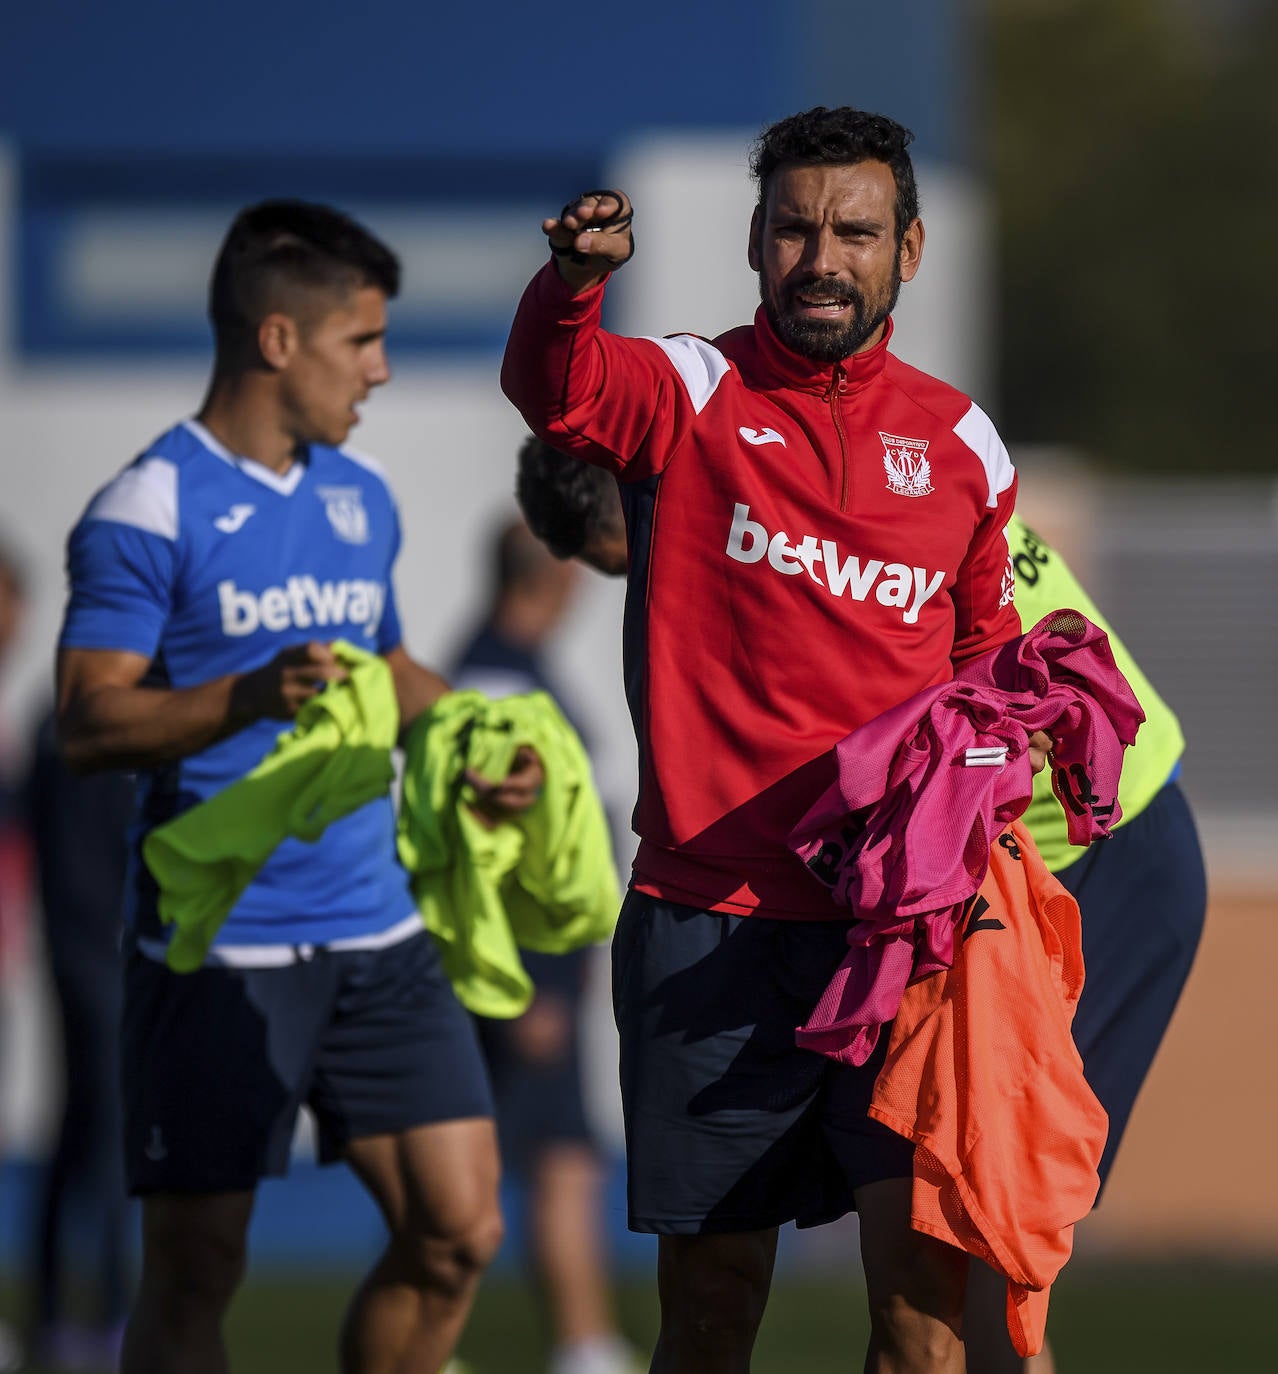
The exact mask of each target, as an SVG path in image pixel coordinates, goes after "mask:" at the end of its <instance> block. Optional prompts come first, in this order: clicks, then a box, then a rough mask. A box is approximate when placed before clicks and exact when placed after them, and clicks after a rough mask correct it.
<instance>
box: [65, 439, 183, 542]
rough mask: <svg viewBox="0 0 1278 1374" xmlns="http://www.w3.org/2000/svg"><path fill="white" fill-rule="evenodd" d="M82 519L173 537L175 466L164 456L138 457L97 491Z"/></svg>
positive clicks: (174, 528) (175, 536)
mask: <svg viewBox="0 0 1278 1374" xmlns="http://www.w3.org/2000/svg"><path fill="white" fill-rule="evenodd" d="M85 519H86V520H113V521H115V522H116V523H117V524H120V525H132V526H134V528H135V529H139V530H146V531H147V532H148V533H150V534H158V535H161V536H162V537H163V538H165V539H176V538H177V535H178V492H177V468H176V467H175V466H174V465H173V464H172V463H171V462H170V461H169V460H168V459H167V458H142V459H139V461H138V462H136V463H134V464H133V465H132V466H131V467H127V468H125V469H124V471H123V472H122V473H121V474H120V475H119V476H118V477H117V478H116V479H115V480H114V481H113V482H110V483H108V484H107V485H106V486H105V487H103V488H102V490H101V491H100V492H98V494H97V496H95V497H94V498H93V502H92V504H91V505H90V506H89V509H88V510H87V511H86V512H85Z"/></svg>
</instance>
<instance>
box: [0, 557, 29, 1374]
mask: <svg viewBox="0 0 1278 1374" xmlns="http://www.w3.org/2000/svg"><path fill="white" fill-rule="evenodd" d="M26 606H27V580H26V569H25V567H24V564H23V560H22V558H21V557H20V556H19V554H18V551H17V549H16V548H15V547H14V546H13V545H12V544H10V543H9V541H8V540H7V539H6V538H5V537H4V536H3V535H2V534H0V687H3V685H4V679H5V675H6V673H7V671H8V667H9V658H10V655H11V654H12V652H13V649H14V646H15V645H16V644H17V641H18V636H19V635H20V633H21V631H22V622H23V618H24V616H25V614H26ZM5 706H6V703H5V701H4V700H3V698H0V1062H3V1052H4V1043H3V1040H4V1033H5V1022H6V1020H7V1018H8V1009H9V991H10V988H11V986H12V984H13V982H14V980H15V979H16V978H17V977H18V975H19V974H20V972H21V971H22V970H23V968H24V967H25V966H26V956H27V923H28V920H29V918H30V895H31V882H30V872H31V846H30V838H29V836H28V834H27V829H26V824H25V821H24V819H23V815H22V802H21V791H20V784H19V773H20V764H19V759H18V749H17V741H16V738H15V736H14V734H13V731H12V730H11V729H10V728H9V722H8V719H7V716H6V712H5ZM3 1159H4V1139H3V1137H0V1162H2V1161H3ZM21 1356H22V1351H21V1347H20V1345H19V1343H18V1338H17V1336H16V1335H15V1333H14V1332H13V1331H12V1330H11V1329H10V1328H9V1327H8V1326H7V1325H6V1324H5V1323H4V1322H2V1321H0V1374H5V1371H7V1370H11V1369H17V1368H19V1367H20V1365H21Z"/></svg>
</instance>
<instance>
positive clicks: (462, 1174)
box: [58, 201, 540, 1374]
mask: <svg viewBox="0 0 1278 1374" xmlns="http://www.w3.org/2000/svg"><path fill="white" fill-rule="evenodd" d="M398 285H399V264H398V262H397V260H396V259H395V257H394V255H393V254H392V253H391V252H390V251H389V250H388V249H387V248H386V247H385V246H384V245H383V244H381V243H380V242H378V241H377V240H376V239H375V238H373V236H372V235H370V234H369V233H368V232H367V231H366V230H365V229H363V228H362V227H361V226H360V225H358V224H356V223H355V222H354V221H352V220H350V219H349V218H347V217H346V216H345V215H342V214H340V213H339V212H337V211H334V210H331V209H328V208H327V207H324V206H317V205H310V204H306V203H301V202H294V201H273V202H266V203H263V204H261V205H257V206H253V207H250V208H249V209H247V210H245V211H243V212H242V213H241V214H240V215H239V216H238V217H237V219H236V220H235V222H234V223H233V224H232V226H231V228H230V231H229V233H228V235H227V238H226V240H225V242H224V243H223V245H222V249H221V252H220V254H219V256H218V259H217V263H216V265H215V267H214V271H213V277H212V282H211V286H210V297H209V313H210V317H211V320H212V324H213V332H214V337H215V342H216V358H215V363H214V369H213V377H212V381H211V384H210V387H209V391H208V395H207V396H206V398H205V401H204V404H203V406H202V408H201V410H200V412H199V414H198V415H197V416H196V417H195V418H194V419H190V420H186V421H183V422H182V423H181V424H178V425H177V426H175V427H174V428H173V429H171V430H169V431H168V432H167V433H165V434H163V435H161V436H160V437H159V438H158V439H157V440H155V441H154V442H153V443H152V444H150V445H149V446H148V447H147V448H146V449H145V450H144V451H143V452H142V454H141V455H140V456H139V457H138V458H137V459H136V460H135V461H134V462H133V463H132V464H130V465H129V466H128V467H127V468H125V469H124V470H123V471H122V472H121V473H120V474H119V475H118V476H117V477H115V478H114V479H113V480H112V481H111V482H109V483H108V484H107V485H106V486H105V487H104V488H103V489H102V490H101V491H100V492H98V494H97V495H96V496H95V497H94V498H93V500H92V501H91V502H90V504H89V506H88V509H87V510H86V511H85V514H84V515H83V517H82V518H81V520H80V522H79V523H78V524H77V525H76V527H75V529H74V531H73V532H72V534H71V537H70V541H69V545H68V568H69V576H70V598H69V602H68V605H67V610H66V616H65V621H64V624H63V629H62V636H61V641H60V646H59V657H58V694H59V695H58V713H59V732H60V738H61V742H62V746H63V748H64V751H65V753H66V755H67V757H68V759H69V761H70V762H71V763H72V765H73V766H75V767H77V768H80V769H82V770H91V769H99V768H129V769H136V770H138V771H139V773H140V779H139V793H138V811H137V815H138V821H137V823H136V825H135V827H134V836H133V851H132V856H131V862H130V869H129V876H128V880H127V891H126V899H125V905H126V913H125V914H126V921H127V926H128V931H129V934H128V938H127V940H126V949H127V975H126V994H125V1014H124V1038H123V1077H124V1084H125V1155H126V1166H127V1169H128V1173H129V1183H130V1187H131V1189H132V1191H133V1192H135V1193H138V1194H140V1195H141V1196H142V1198H143V1232H144V1245H143V1268H142V1276H141V1282H140V1288H139V1295H138V1300H137V1303H136V1306H135V1308H134V1311H133V1313H132V1316H131V1318H130V1322H129V1328H128V1332H127V1335H126V1339H125V1349H124V1358H123V1366H122V1367H123V1370H124V1371H125V1374H143V1371H146V1374H168V1372H169V1371H178V1370H181V1371H183V1374H189V1372H190V1371H196V1370H199V1371H205V1370H208V1371H214V1370H219V1369H224V1368H225V1367H226V1355H225V1351H224V1348H223V1344H222V1336H221V1322H222V1317H223V1315H224V1313H225V1311H226V1308H227V1306H228V1305H229V1302H230V1299H231V1296H232V1294H233V1292H234V1290H235V1288H236V1286H237V1284H238V1282H239V1280H240V1277H241V1275H242V1272H243V1268H244V1261H245V1235H246V1231H247V1227H248V1222H249V1217H250V1214H251V1211H252V1207H253V1198H254V1190H255V1187H256V1184H257V1180H258V1179H259V1178H260V1177H263V1176H266V1175H270V1174H279V1173H283V1172H284V1171H285V1170H286V1168H287V1161H288V1153H289V1145H290V1141H291V1138H292V1135H293V1128H294V1123H295V1120H296V1115H297V1111H298V1108H299V1107H300V1106H301V1104H302V1103H306V1104H307V1105H309V1106H310V1108H311V1109H312V1111H313V1112H314V1114H315V1117H316V1121H317V1125H318V1130H319V1151H320V1157H321V1159H324V1160H326V1161H327V1160H332V1159H338V1158H340V1159H344V1160H345V1162H346V1163H347V1164H348V1165H349V1166H350V1167H351V1168H352V1169H353V1170H354V1172H355V1173H356V1175H357V1176H358V1177H359V1178H360V1180H361V1181H362V1182H363V1183H364V1184H365V1186H366V1187H367V1188H368V1189H369V1191H370V1193H371V1194H372V1195H373V1197H374V1198H375V1200H376V1201H377V1203H378V1205H379V1207H380V1209H381V1211H382V1213H383V1215H384V1217H385V1218H386V1221H387V1225H388V1228H389V1232H390V1236H389V1241H388V1245H387V1248H386V1251H385V1253H384V1254H383V1255H382V1257H381V1258H380V1260H379V1261H378V1263H377V1265H376V1266H375V1268H374V1269H373V1271H372V1273H371V1274H370V1275H369V1276H368V1278H367V1279H366V1280H365V1281H364V1283H363V1285H362V1286H361V1288H360V1289H359V1291H358V1293H357V1294H356V1297H355V1299H354V1301H353V1303H352V1305H351V1308H350V1310H349V1312H348V1314H347V1318H346V1322H345V1325H344V1327H343V1331H342V1337H341V1368H342V1369H343V1370H344V1371H347V1372H348V1374H354V1372H355V1371H358V1374H381V1371H387V1374H389V1371H392V1370H405V1369H409V1368H412V1369H421V1370H437V1369H438V1368H439V1367H440V1366H441V1365H442V1364H443V1363H444V1362H445V1360H446V1359H447V1357H448V1353H449V1352H450V1351H451V1349H452V1346H453V1344H454V1343H455V1341H456V1339H457V1336H458V1335H459V1333H460V1330H461V1327H462V1324H463V1322H464V1320H465V1316H466V1312H467V1311H468V1309H469V1306H470V1302H471V1299H472V1297H473V1294H474V1290H475V1286H476V1284H477V1282H478V1278H479V1275H480V1273H481V1271H482V1269H483V1267H484V1265H485V1264H486V1263H487V1261H488V1260H489V1259H490V1258H491V1256H492V1254H493V1253H494V1251H495V1250H496V1247H497V1244H498V1242H499V1239H500V1234H501V1218H500V1213H499V1209H498V1204H497V1177H498V1161H497V1147H496V1141H495V1136H494V1131H493V1125H492V1121H491V1114H492V1108H491V1102H490V1098H489V1092H488V1088H487V1084H486V1080H485V1075H484V1069H483V1064H482V1060H481V1058H480V1055H479V1050H478V1047H477V1045H476V1043H475V1036H474V1032H473V1030H472V1028H471V1024H470V1021H469V1018H468V1017H467V1016H466V1015H465V1013H464V1012H463V1011H462V1009H461V1007H460V1005H459V1004H458V1003H457V1002H456V1000H455V999H454V997H453V994H452V990H451V988H450V987H449V985H448V983H447V981H446V979H445V977H444V975H443V972H442V969H441V966H440V963H439V960H438V957H437V955H436V952H435V949H434V946H433V943H432V941H431V939H430V937H429V936H428V935H427V934H426V933H425V932H424V930H423V928H422V925H421V922H420V920H419V918H418V916H417V913H416V911H415V909H414V904H413V900H412V898H411V896H410V893H409V889H408V882H407V878H406V875H405V873H404V871H403V870H402V868H401V867H400V866H399V863H398V861H397V858H396V854H395V840H394V817H393V812H392V804H391V800H390V798H389V796H383V797H381V798H379V799H377V800H375V801H373V802H370V803H368V804H366V805H364V806H361V807H359V808H358V809H357V810H355V811H353V812H352V813H351V814H349V815H347V816H346V817H344V818H343V819H341V820H338V821H336V822H334V823H333V824H332V825H330V826H329V827H328V829H327V831H326V832H325V834H324V836H323V839H322V840H321V842H320V843H319V844H316V845H308V844H304V843H302V842H300V841H298V840H292V839H288V840H285V841H284V842H283V843H282V844H281V845H280V846H279V847H278V848H277V849H276V850H275V852H274V853H273V854H272V856H271V857H270V859H269V860H268V861H267V862H266V864H265V866H264V867H263V868H262V869H261V870H260V872H259V873H258V875H257V877H256V879H255V880H254V881H253V882H252V883H251V885H250V886H249V887H248V888H247V890H246V891H245V892H244V893H243V895H242V897H241V898H240V899H239V901H238V902H237V903H236V905H235V906H234V908H233V909H232V911H231V913H230V915H229V917H228V919H227V920H226V923H225V925H224V926H223V927H222V928H221V931H220V933H219V935H218V937H217V939H216V941H215V943H214V944H213V946H212V948H211V950H210V951H209V954H208V957H207V958H206V960H205V963H204V966H203V967H201V968H200V969H198V970H196V971H195V972H193V973H190V974H181V975H179V974H175V973H173V972H171V971H170V970H169V969H168V968H167V966H166V965H165V963H164V953H165V943H166V931H165V929H164V928H163V927H162V926H161V924H160V921H159V919H158V915H157V909H156V906H157V902H156V899H157V892H156V885H155V882H154V880H153V879H152V877H151V875H150V874H149V872H148V871H147V869H146V866H145V864H144V862H143V861H142V858H141V841H142V838H143V837H144V835H145V834H146V833H147V832H148V831H149V830H150V829H152V828H153V827H155V826H156V825H159V824H161V823H163V822H164V821H166V820H169V819H170V818H172V817H173V816H175V815H177V814H179V813H181V812H183V811H185V810H187V809H188V808H189V807H191V806H193V805H195V804H197V803H198V802H200V801H203V800H205V799H206V798H209V797H211V796H212V795H214V794H215V793H217V792H219V791H221V790H222V789H224V788H225V787H227V786H229V785H231V784H232V783H234V782H236V781H237V780H238V779H240V778H241V777H243V776H244V775H245V774H246V773H247V772H249V771H250V770H251V769H252V768H253V767H254V765H255V764H257V763H258V762H259V761H260V760H261V759H262V758H263V757H264V756H265V755H266V754H267V753H268V752H269V751H270V749H271V748H272V746H273V744H274V741H275V738H276V736H277V735H278V733H279V732H280V730H281V729H282V728H283V726H282V725H281V722H286V721H288V720H289V719H291V718H292V717H293V716H295V715H296V713H297V712H298V710H299V709H300V707H301V706H302V705H303V704H304V703H305V702H306V701H307V700H309V699H310V698H311V697H312V696H314V695H315V694H316V693H317V692H319V691H321V690H323V689H324V687H325V686H326V685H327V684H328V683H331V682H335V681H337V680H340V679H341V678H342V676H343V671H344V670H343V669H342V667H341V665H340V664H339V663H338V661H337V659H336V658H335V656H334V654H333V651H332V649H331V647H330V641H332V640H333V639H335V638H339V637H340V638H344V639H347V640H350V641H353V642H354V643H356V644H357V645H359V646H361V647H364V648H366V649H368V650H370V651H373V652H376V653H378V654H380V655H382V656H383V657H384V659H385V660H386V663H387V664H388V665H389V667H390V669H391V673H392V676H393V679H394V684H395V692H396V696H397V698H398V705H399V709H400V717H401V722H402V723H403V725H404V726H407V725H408V724H409V723H411V722H412V720H413V719H414V718H415V717H416V716H417V715H419V714H420V713H421V712H422V711H423V710H425V709H426V708H427V707H428V706H429V705H430V704H431V703H432V702H434V701H435V700H436V699H437V698H438V697H439V696H440V695H441V694H442V693H443V692H445V691H446V690H447V684H446V683H445V682H444V681H443V679H442V678H440V677H439V676H438V675H436V674H435V673H433V672H431V671H430V670H429V669H427V668H424V667H422V666H421V665H419V664H418V663H416V662H415V661H414V660H413V659H412V658H410V657H409V655H408V653H407V651H406V650H405V648H404V646H403V643H402V642H401V634H400V625H399V616H398V613H397V610H396V605H395V596H394V590H393V587H392V581H391V570H392V567H393V564H394V561H395V558H396V555H397V553H398V551H399V543H400V532H399V521H398V515H397V511H396V507H395V502H394V499H393V497H392V495H391V492H390V490H389V488H388V486H387V484H386V481H385V478H384V476H383V475H382V473H381V471H380V469H379V468H378V467H377V465H376V464H375V463H373V462H372V461H371V460H369V459H367V458H364V457H362V456H359V455H357V454H355V453H353V452H351V451H349V450H347V449H345V448H343V447H342V445H343V444H344V442H345V440H346V437H347V435H348V433H349V431H350V429H351V427H352V426H353V425H354V424H355V423H356V422H357V420H358V418H359V417H358V412H357V407H358V406H359V405H360V404H361V403H362V402H364V401H365V400H366V399H367V398H368V396H369V394H370V393H371V392H372V390H373V389H374V388H375V387H378V386H381V385H383V384H384V383H385V382H386V381H387V380H388V379H389V376H390V372H389V369H388V367H387V362H386V353H385V348H384V335H385V330H386V305H387V301H388V300H389V299H390V298H391V297H393V296H394V295H395V294H396V292H397V290H398ZM539 781H540V765H539V764H538V762H537V760H536V758H535V757H532V756H528V755H524V756H522V757H521V758H520V759H519V760H518V762H517V767H516V770H515V771H514V772H513V773H512V774H511V776H510V777H509V778H507V779H506V780H505V781H504V782H503V783H501V784H498V785H497V786H495V787H493V788H491V789H489V790H488V792H487V794H486V795H485V796H483V797H482V798H481V805H482V806H484V807H486V808H493V809H495V810H496V811H501V810H503V809H507V810H517V809H521V808H523V807H525V806H528V805H530V804H531V803H532V801H533V800H534V799H535V795H536V789H537V786H538V784H539Z"/></svg>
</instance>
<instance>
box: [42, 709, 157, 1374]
mask: <svg viewBox="0 0 1278 1374" xmlns="http://www.w3.org/2000/svg"><path fill="white" fill-rule="evenodd" d="M23 800H24V804H25V811H26V816H27V822H28V825H29V827H30V832H31V840H32V844H33V846H34V850H35V864H36V879H37V883H38V890H39V896H40V909H41V912H42V915H43V931H44V946H45V953H46V956H47V958H48V963H49V971H50V974H51V976H52V981H53V987H54V991H55V993H56V994H57V1003H58V1014H59V1022H58V1024H59V1029H60V1032H61V1044H60V1050H61V1067H62V1082H63V1099H62V1110H61V1115H60V1118H59V1123H58V1135H57V1143H56V1145H55V1147H54V1151H53V1155H52V1158H51V1159H50V1160H49V1163H48V1167H47V1169H46V1171H45V1176H44V1180H43V1193H42V1200H41V1204H40V1207H39V1210H38V1212H37V1219H38V1230H37V1233H36V1235H35V1237H34V1243H33V1246H32V1265H31V1274H30V1280H31V1283H32V1286H33V1288H34V1298H35V1312H34V1318H35V1327H34V1335H33V1339H32V1343H31V1344H32V1354H33V1358H34V1359H35V1360H36V1361H37V1362H38V1363H39V1364H40V1365H42V1366H46V1367H48V1368H50V1369H58V1370H62V1369H65V1370H114V1369H115V1368H116V1367H117V1365H118V1363H119V1354H120V1343H121V1339H122V1336H123V1331H124V1317H125V1313H126V1311H127V1309H128V1290H129V1283H128V1272H127V1268H128V1261H127V1254H128V1238H127V1234H126V1217H127V1199H126V1196H125V1186H124V1156H123V1152H122V1139H121V1134H122V1122H121V1111H120V1055H119V1039H120V1011H121V1006H122V996H121V994H122V987H121V980H120V936H121V931H122V922H123V898H124V873H125V866H126V862H127V857H128V827H129V821H130V819H131V817H132V813H133V781H132V779H131V778H130V777H129V776H127V775H126V774H123V773H95V774H92V775H90V776H87V777H86V776H79V775H77V774H75V773H73V772H72V771H71V770H70V769H69V768H68V767H67V766H66V762H65V760H64V759H63V758H62V755H61V753H60V751H59V749H58V747H57V741H56V738H55V721H54V716H53V713H52V711H50V712H49V713H48V714H47V715H46V716H45V717H44V719H43V720H42V721H41V722H40V724H39V727H38V729H37V731H36V737H35V746H34V749H33V750H32V755H31V762H30V766H29V769H28V772H27V778H26V784H25V787H24V798H23ZM73 1237H75V1238H79V1239H81V1240H82V1241H87V1244H81V1245H77V1244H73ZM72 1275H74V1276H75V1277H76V1278H77V1279H78V1280H79V1282H78V1285H77V1287H78V1288H79V1289H81V1290H83V1296H82V1297H77V1300H75V1301H72V1300H69V1299H68V1297H67V1279H68V1278H69V1277H71V1276H72ZM81 1304H83V1312H82V1315H73V1313H75V1312H76V1309H77V1308H78V1307H79V1306H80V1305H81Z"/></svg>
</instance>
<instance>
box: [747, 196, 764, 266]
mask: <svg viewBox="0 0 1278 1374" xmlns="http://www.w3.org/2000/svg"><path fill="white" fill-rule="evenodd" d="M762 243H763V206H762V205H756V206H755V207H754V214H752V215H751V216H750V243H749V246H748V247H747V249H746V260H747V261H748V262H749V264H750V271H751V272H762V271H763V248H762Z"/></svg>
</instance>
